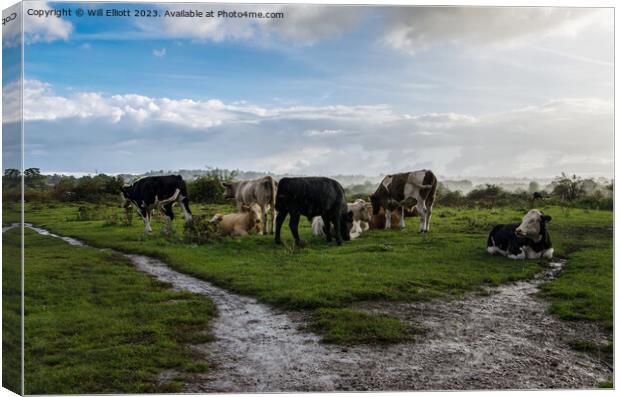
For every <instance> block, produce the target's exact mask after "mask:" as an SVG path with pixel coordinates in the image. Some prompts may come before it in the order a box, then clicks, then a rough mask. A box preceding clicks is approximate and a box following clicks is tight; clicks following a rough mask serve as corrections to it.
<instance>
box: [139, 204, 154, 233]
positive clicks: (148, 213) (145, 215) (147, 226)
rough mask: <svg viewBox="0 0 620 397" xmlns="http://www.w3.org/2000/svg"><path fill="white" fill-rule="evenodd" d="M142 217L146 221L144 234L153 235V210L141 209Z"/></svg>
mask: <svg viewBox="0 0 620 397" xmlns="http://www.w3.org/2000/svg"><path fill="white" fill-rule="evenodd" d="M140 216H141V217H142V220H144V233H151V232H152V231H153V229H151V210H150V208H147V207H140Z"/></svg>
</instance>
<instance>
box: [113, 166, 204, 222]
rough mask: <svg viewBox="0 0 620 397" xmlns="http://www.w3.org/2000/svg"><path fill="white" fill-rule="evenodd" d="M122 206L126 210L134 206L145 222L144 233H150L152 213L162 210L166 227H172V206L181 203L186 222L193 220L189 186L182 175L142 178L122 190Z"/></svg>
mask: <svg viewBox="0 0 620 397" xmlns="http://www.w3.org/2000/svg"><path fill="white" fill-rule="evenodd" d="M121 190H122V192H121V197H122V199H123V203H122V206H123V207H124V208H127V207H129V206H130V205H131V204H133V205H134V206H135V207H136V208H137V209H138V213H139V214H140V216H141V217H142V219H143V220H144V231H145V233H150V232H151V231H152V229H151V211H152V210H153V209H155V208H160V209H161V210H162V211H163V213H164V215H165V216H166V226H167V227H168V228H170V227H171V222H172V220H173V219H174V213H173V212H172V206H173V205H174V203H175V202H177V203H179V205H180V207H181V210H182V211H183V216H184V217H185V221H186V222H189V221H191V219H192V212H191V211H190V209H189V200H188V198H187V186H186V185H185V181H184V180H183V178H182V177H181V176H180V175H166V176H147V177H144V178H140V179H138V180H136V181H134V182H132V183H131V184H130V185H126V186H123V187H122V188H121Z"/></svg>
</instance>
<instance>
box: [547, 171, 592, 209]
mask: <svg viewBox="0 0 620 397" xmlns="http://www.w3.org/2000/svg"><path fill="white" fill-rule="evenodd" d="M551 185H552V186H553V190H552V194H554V195H556V196H558V197H560V199H562V200H567V201H569V202H573V201H575V200H576V199H578V198H580V197H582V196H583V195H584V194H585V189H584V183H583V179H581V177H578V176H577V175H575V174H573V176H571V177H569V176H568V175H566V174H565V173H563V172H562V175H560V176H558V177H556V178H555V179H554V180H553V182H552V183H551Z"/></svg>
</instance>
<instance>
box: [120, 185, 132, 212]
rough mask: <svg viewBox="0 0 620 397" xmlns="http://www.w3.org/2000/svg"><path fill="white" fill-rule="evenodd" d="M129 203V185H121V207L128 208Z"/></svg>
mask: <svg viewBox="0 0 620 397" xmlns="http://www.w3.org/2000/svg"><path fill="white" fill-rule="evenodd" d="M130 205H131V195H130V191H129V186H123V187H121V208H128V207H129V206H130Z"/></svg>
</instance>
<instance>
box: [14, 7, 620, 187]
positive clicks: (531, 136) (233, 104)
mask: <svg viewBox="0 0 620 397" xmlns="http://www.w3.org/2000/svg"><path fill="white" fill-rule="evenodd" d="M78 6H79V7H81V8H83V9H85V10H88V9H98V8H103V9H104V10H105V9H111V8H116V9H125V8H129V9H131V10H134V9H144V10H147V9H148V10H153V9H155V10H157V11H158V12H159V13H163V12H164V11H166V10H169V11H174V10H180V9H193V10H202V11H208V10H215V11H217V10H227V11H232V10H251V11H262V12H283V13H284V18H281V19H247V18H245V19H244V18H203V19H195V18H169V17H158V18H134V17H116V18H114V17H81V18H80V17H77V16H75V12H74V16H73V17H62V18H56V17H52V18H39V17H35V16H26V18H25V20H24V26H25V27H24V30H25V31H24V41H25V50H24V59H25V66H24V93H23V95H24V114H23V116H24V120H25V142H26V146H25V159H26V160H25V161H26V167H28V166H33V167H39V168H41V169H42V170H43V171H44V172H71V173H80V172H108V173H124V172H129V173H141V172H145V171H148V170H159V169H164V170H174V169H198V168H205V167H219V168H228V169H241V170H254V171H267V172H273V173H277V174H283V173H291V174H304V175H337V174H364V175H373V176H374V175H384V174H388V173H393V172H402V171H407V170H415V169H422V168H427V169H432V170H433V171H435V173H436V174H439V175H443V176H449V177H468V176H510V177H523V176H525V177H532V178H535V177H539V178H545V177H552V176H554V175H558V174H559V173H561V172H569V173H577V174H580V175H584V176H605V177H611V176H612V175H613V114H614V107H613V71H614V54H613V10H612V9H609V8H607V9H606V8H597V9H594V8H545V7H537V8H527V7H521V8H510V7H493V8H479V7H385V6H384V7H381V6H375V7H368V6H304V5H292V6H291V5H289V6H286V5H284V6H283V5H250V6H248V5H237V6H221V5H209V4H207V5H205V4H187V5H183V4H168V5H161V4H160V5H156V6H152V5H148V4H140V5H136V4H122V3H116V4H101V3H92V4H87V3H79V4H77V3H51V2H49V3H43V2H28V3H26V9H28V8H32V9H39V10H46V9H47V10H50V9H62V8H69V9H73V10H75V9H76V8H77V7H78ZM17 37H18V36H12V35H11V32H10V31H7V30H5V31H4V35H3V51H5V54H6V53H7V52H8V51H14V48H15V46H16V43H18V40H17ZM16 40H17V41H16ZM12 49H13V50H12ZM5 57H6V55H5ZM5 76H6V74H5ZM18 87H19V83H18V80H15V79H11V76H10V75H9V77H5V78H4V79H3V96H4V97H5V98H9V99H10V98H14V97H15V96H16V95H19V90H18ZM18 120H19V113H18V109H14V111H11V109H9V111H7V110H6V109H5V116H4V120H3V122H4V126H5V130H6V128H9V130H10V128H11V125H13V124H14V123H16V122H17V121H18ZM7 131H8V130H7Z"/></svg>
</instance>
